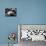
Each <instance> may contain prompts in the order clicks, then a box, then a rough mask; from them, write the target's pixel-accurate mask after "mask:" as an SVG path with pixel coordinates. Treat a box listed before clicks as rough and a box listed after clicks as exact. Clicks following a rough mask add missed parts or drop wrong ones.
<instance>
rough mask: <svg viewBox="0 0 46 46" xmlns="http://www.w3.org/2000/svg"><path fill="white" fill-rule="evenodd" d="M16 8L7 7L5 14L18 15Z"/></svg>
mask: <svg viewBox="0 0 46 46" xmlns="http://www.w3.org/2000/svg"><path fill="white" fill-rule="evenodd" d="M16 12H17V11H16V8H5V16H16Z"/></svg>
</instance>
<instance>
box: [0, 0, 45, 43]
mask: <svg viewBox="0 0 46 46" xmlns="http://www.w3.org/2000/svg"><path fill="white" fill-rule="evenodd" d="M11 7H12V8H17V16H16V17H5V8H11ZM18 24H46V0H0V44H7V43H8V39H7V36H8V34H9V32H16V33H17V32H18V30H17V25H18ZM16 42H17V40H16Z"/></svg>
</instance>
